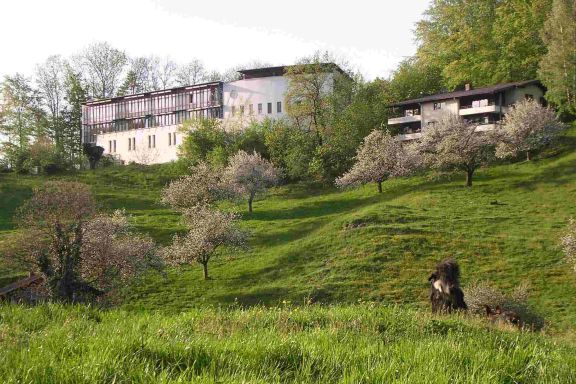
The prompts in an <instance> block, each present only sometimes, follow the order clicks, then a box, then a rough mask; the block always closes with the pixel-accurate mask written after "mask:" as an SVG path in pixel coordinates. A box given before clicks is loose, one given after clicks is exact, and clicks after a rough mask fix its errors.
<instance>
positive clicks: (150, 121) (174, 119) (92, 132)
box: [84, 108, 221, 142]
mask: <svg viewBox="0 0 576 384" xmlns="http://www.w3.org/2000/svg"><path fill="white" fill-rule="evenodd" d="M191 117H195V118H219V117H221V108H211V109H203V110H198V111H193V112H189V111H180V112H176V113H171V114H166V115H159V116H149V117H144V118H138V119H130V120H116V121H114V122H108V123H102V124H90V125H85V126H84V137H85V138H86V141H87V142H88V141H89V142H94V141H95V140H96V135H97V134H103V133H110V132H123V131H129V130H133V129H142V128H152V127H163V126H169V125H176V124H181V123H183V122H184V121H185V120H188V119H190V118H191Z"/></svg>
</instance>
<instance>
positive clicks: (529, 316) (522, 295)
mask: <svg viewBox="0 0 576 384" xmlns="http://www.w3.org/2000/svg"><path fill="white" fill-rule="evenodd" d="M465 293H466V303H467V304H468V309H469V310H470V312H471V313H473V314H476V315H485V314H486V305H488V306H490V308H492V309H494V308H496V307H497V306H499V307H500V308H501V309H502V310H504V311H512V312H515V313H516V314H517V315H518V316H519V317H520V319H521V320H522V322H523V323H524V324H525V326H527V327H528V328H532V329H534V330H539V329H542V328H543V327H544V324H545V322H544V318H543V317H542V316H541V315H540V314H538V313H537V312H536V311H535V310H534V309H533V308H531V307H530V305H529V304H528V296H529V295H528V287H527V285H525V284H521V285H519V286H518V287H517V288H516V289H515V290H514V291H513V292H512V294H511V295H507V294H504V293H503V292H502V291H500V290H499V289H497V288H495V287H494V286H492V285H491V284H489V283H487V282H477V283H474V284H472V285H470V286H469V287H468V288H467V289H465Z"/></svg>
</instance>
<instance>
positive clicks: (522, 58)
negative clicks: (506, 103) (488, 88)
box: [416, 0, 551, 89]
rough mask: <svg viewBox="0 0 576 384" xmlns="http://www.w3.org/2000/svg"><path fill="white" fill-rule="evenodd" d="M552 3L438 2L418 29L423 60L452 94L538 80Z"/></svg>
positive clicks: (517, 0)
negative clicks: (544, 29) (439, 74)
mask: <svg viewBox="0 0 576 384" xmlns="http://www.w3.org/2000/svg"><path fill="white" fill-rule="evenodd" d="M550 3H551V0H529V1H525V0H510V1H498V0H481V1H468V0H456V1H434V2H432V4H431V6H430V8H429V9H428V11H427V12H426V18H425V19H424V20H422V21H420V22H419V23H418V25H417V28H416V37H417V38H418V40H419V48H418V52H417V56H418V58H419V60H422V61H423V62H425V63H426V64H427V65H430V66H432V67H435V68H441V69H442V76H443V84H444V86H446V87H447V88H449V89H454V88H457V87H459V86H462V85H463V84H464V83H472V84H473V85H474V86H485V85H491V84H496V83H499V82H508V81H518V80H528V79H533V78H535V77H536V73H537V69H538V63H539V61H540V58H541V57H542V55H543V54H544V53H545V52H546V49H545V47H544V44H543V42H542V39H541V38H540V36H539V31H540V30H541V28H542V25H543V23H544V18H545V16H544V15H545V14H546V11H547V9H549V7H550Z"/></svg>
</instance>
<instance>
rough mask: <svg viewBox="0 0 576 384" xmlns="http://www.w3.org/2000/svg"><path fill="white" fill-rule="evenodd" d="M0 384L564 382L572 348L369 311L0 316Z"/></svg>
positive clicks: (467, 324) (77, 310) (14, 310)
mask: <svg viewBox="0 0 576 384" xmlns="http://www.w3.org/2000/svg"><path fill="white" fill-rule="evenodd" d="M0 350H1V351H2V353H1V354H0V381H1V382H2V383H58V384H64V383H183V382H190V383H304V382H322V383H355V384H356V383H430V382H433V383H574V382H575V381H576V376H575V372H574V367H575V366H576V347H574V346H571V345H568V344H565V343H563V342H559V341H554V340H552V339H549V338H547V337H544V336H542V335H537V334H532V333H520V332H512V331H506V330H498V329H494V328H492V327H489V326H488V325H487V324H486V323H482V322H481V321H479V320H474V319H464V318H459V317H456V316H451V317H448V316H447V317H442V318H438V317H432V316H430V315H428V314H422V313H418V312H413V311H406V310H405V309H401V308H395V307H384V306H378V305H376V306H375V305H372V304H360V305H352V306H328V307H321V306H303V307H291V306H284V307H276V308H264V307H260V306H256V307H251V308H249V309H240V308H235V309H217V308H209V307H207V308H203V309H192V310H189V311H187V312H185V313H182V314H178V315H166V314H162V313H158V312H147V313H135V312H126V311H122V310H112V311H99V310H96V309H92V308H88V307H81V306H78V307H64V306H59V305H43V306H38V307H33V308H26V307H22V306H10V305H7V306H4V307H0Z"/></svg>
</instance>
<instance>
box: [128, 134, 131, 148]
mask: <svg viewBox="0 0 576 384" xmlns="http://www.w3.org/2000/svg"><path fill="white" fill-rule="evenodd" d="M128 150H129V151H131V150H132V138H131V137H129V138H128Z"/></svg>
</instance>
